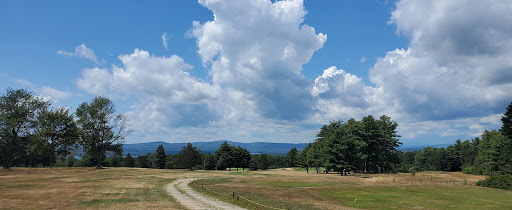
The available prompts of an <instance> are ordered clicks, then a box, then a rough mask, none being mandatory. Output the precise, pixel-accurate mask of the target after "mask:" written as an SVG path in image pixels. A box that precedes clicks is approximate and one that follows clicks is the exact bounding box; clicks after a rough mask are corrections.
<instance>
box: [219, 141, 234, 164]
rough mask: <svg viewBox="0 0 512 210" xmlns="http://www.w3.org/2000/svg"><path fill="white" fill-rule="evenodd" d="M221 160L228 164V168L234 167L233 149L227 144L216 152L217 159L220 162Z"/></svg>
mask: <svg viewBox="0 0 512 210" xmlns="http://www.w3.org/2000/svg"><path fill="white" fill-rule="evenodd" d="M221 158H222V159H223V160H224V162H225V163H226V165H227V166H226V168H230V167H231V166H233V147H232V146H230V145H229V144H228V143H227V142H224V143H222V144H221V145H220V147H219V149H217V151H215V159H217V160H220V159H221ZM217 169H218V168H217ZM218 170H219V169H218Z"/></svg>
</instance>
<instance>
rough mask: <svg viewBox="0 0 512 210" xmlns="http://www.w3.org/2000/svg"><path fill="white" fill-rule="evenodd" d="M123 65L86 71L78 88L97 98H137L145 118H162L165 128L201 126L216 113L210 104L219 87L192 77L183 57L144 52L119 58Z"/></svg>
mask: <svg viewBox="0 0 512 210" xmlns="http://www.w3.org/2000/svg"><path fill="white" fill-rule="evenodd" d="M118 58H119V60H120V61H121V63H122V66H113V67H112V68H111V69H102V68H92V69H84V70H83V71H82V77H81V78H79V79H77V80H76V84H77V86H78V87H79V88H80V89H82V90H84V91H86V92H88V93H90V94H93V95H106V96H110V97H112V98H121V99H122V98H128V97H136V98H138V100H139V101H140V102H141V104H140V105H137V106H135V107H134V108H136V109H137V110H138V111H140V112H141V113H140V114H139V116H140V117H141V118H147V119H153V118H155V117H154V116H158V118H159V119H160V118H162V119H163V121H161V123H162V124H163V125H166V126H167V125H169V126H174V127H176V126H178V125H200V124H204V123H208V122H209V120H211V119H210V118H212V117H214V116H215V114H214V112H213V111H211V110H210V109H209V105H208V104H209V103H210V102H211V101H212V100H214V99H216V98H218V97H219V94H220V93H219V90H218V87H215V86H212V85H210V84H208V83H205V82H202V81H200V80H198V79H196V78H194V77H192V76H190V75H189V73H188V72H187V71H189V70H190V69H192V66H191V65H189V64H187V63H185V61H184V60H183V59H182V58H180V57H179V56H176V55H173V56H170V57H157V56H154V55H150V54H149V52H147V51H144V50H139V49H135V51H134V52H133V53H132V54H129V55H121V56H119V57H118Z"/></svg>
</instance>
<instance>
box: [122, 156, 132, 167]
mask: <svg viewBox="0 0 512 210" xmlns="http://www.w3.org/2000/svg"><path fill="white" fill-rule="evenodd" d="M123 166H124V167H134V166H135V159H134V158H133V157H132V155H131V154H130V153H128V154H127V155H126V157H125V158H124V162H123Z"/></svg>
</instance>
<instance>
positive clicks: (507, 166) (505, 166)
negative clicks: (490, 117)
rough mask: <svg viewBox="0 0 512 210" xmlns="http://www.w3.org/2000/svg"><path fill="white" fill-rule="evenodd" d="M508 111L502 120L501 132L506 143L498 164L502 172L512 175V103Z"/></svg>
mask: <svg viewBox="0 0 512 210" xmlns="http://www.w3.org/2000/svg"><path fill="white" fill-rule="evenodd" d="M506 110H507V111H506V112H505V114H504V116H503V117H502V118H501V122H502V123H503V124H502V126H501V129H500V131H501V133H502V134H503V136H505V140H504V141H505V142H504V143H503V148H502V149H501V151H500V156H499V157H498V164H499V165H500V168H501V169H500V170H501V172H503V173H505V174H512V102H510V105H508V107H507V109H506Z"/></svg>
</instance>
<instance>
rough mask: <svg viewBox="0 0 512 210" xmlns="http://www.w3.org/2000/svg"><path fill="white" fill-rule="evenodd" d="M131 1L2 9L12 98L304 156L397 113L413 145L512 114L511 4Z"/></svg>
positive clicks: (137, 134) (142, 138) (152, 135)
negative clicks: (85, 107)
mask: <svg viewBox="0 0 512 210" xmlns="http://www.w3.org/2000/svg"><path fill="white" fill-rule="evenodd" d="M119 3H120V2H117V1H94V0H93V1H50V2H43V1H0V49H1V50H0V89H2V90H6V89H7V88H23V89H27V90H29V91H32V92H33V93H34V94H35V95H37V96H39V97H42V98H44V99H45V100H48V101H51V103H52V106H53V107H58V106H67V107H70V108H71V109H72V110H74V109H76V108H77V107H78V105H79V104H81V103H83V102H89V101H91V100H92V99H93V98H94V97H96V96H104V97H108V98H110V99H111V100H113V101H114V103H115V105H116V111H117V113H118V114H123V115H126V116H127V117H128V119H129V123H128V126H129V128H130V129H131V130H132V134H131V135H130V136H128V137H127V138H126V143H139V142H152V141H166V142H205V141H215V140H231V141H239V142H262V141H264V142H294V143H305V142H312V141H314V139H315V135H316V134H317V133H318V131H319V129H320V127H321V126H322V125H324V124H328V123H329V122H330V121H333V120H338V119H341V120H343V121H347V120H348V119H350V118H355V119H357V120H360V119H361V118H362V117H364V116H367V115H373V116H375V117H379V116H381V115H387V116H390V117H391V119H392V120H393V121H395V122H397V123H398V124H399V128H398V132H399V134H400V135H401V138H400V140H401V142H403V143H404V146H415V145H436V144H451V143H453V142H454V141H455V140H457V139H462V140H465V139H471V138H474V137H477V136H480V135H481V134H482V132H483V131H484V130H485V129H499V128H500V127H501V121H500V119H501V116H502V114H503V113H504V112H505V108H506V107H507V105H508V104H509V103H510V102H511V101H512V91H511V90H512V62H511V60H512V24H510V23H511V22H512V13H511V12H510V11H512V1H509V0H505V1H478V0H450V1H445V0H432V1H413V0H396V1H390V0H367V1H340V0H322V1H313V0H304V1H303V0H287V1H270V0H223V1H220V0H199V1H144V2H141V1H123V2H122V4H119ZM2 92H3V91H2Z"/></svg>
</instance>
